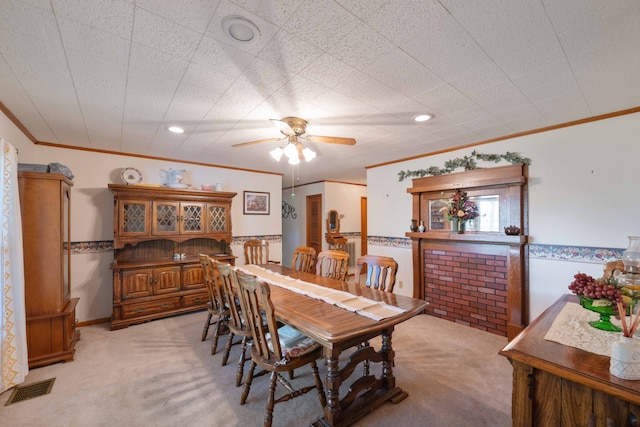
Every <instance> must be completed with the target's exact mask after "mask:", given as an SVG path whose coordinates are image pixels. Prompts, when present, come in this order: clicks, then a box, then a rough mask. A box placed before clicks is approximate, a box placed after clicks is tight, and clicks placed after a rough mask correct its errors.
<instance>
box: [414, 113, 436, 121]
mask: <svg viewBox="0 0 640 427" xmlns="http://www.w3.org/2000/svg"><path fill="white" fill-rule="evenodd" d="M431 119H433V114H419V115H417V116H415V117H414V118H413V121H414V122H426V121H427V120H431Z"/></svg>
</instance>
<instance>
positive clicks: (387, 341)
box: [313, 327, 408, 427]
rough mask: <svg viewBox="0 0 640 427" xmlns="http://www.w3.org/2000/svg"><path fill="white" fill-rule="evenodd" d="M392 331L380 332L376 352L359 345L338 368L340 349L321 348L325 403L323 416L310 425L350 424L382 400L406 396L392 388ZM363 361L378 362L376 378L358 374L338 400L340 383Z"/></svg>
mask: <svg viewBox="0 0 640 427" xmlns="http://www.w3.org/2000/svg"><path fill="white" fill-rule="evenodd" d="M392 333H393V327H390V328H388V329H385V330H384V331H382V332H381V336H382V345H381V348H380V351H378V352H376V351H375V350H374V349H373V348H372V347H364V348H359V349H358V350H356V351H354V352H353V353H352V354H351V355H350V356H349V359H348V360H347V362H346V363H345V365H344V366H343V368H342V369H339V366H338V360H339V356H340V353H341V351H342V349H341V348H338V347H335V348H328V347H325V349H324V355H325V357H326V360H327V378H326V381H325V392H326V394H327V406H326V407H325V408H324V418H322V419H321V420H318V421H317V422H316V423H314V424H313V425H314V426H323V427H324V426H342V425H350V424H352V423H353V422H355V421H356V420H357V419H358V418H361V417H362V416H364V415H366V414H368V413H369V412H371V411H373V410H374V409H375V408H377V407H378V406H380V405H381V404H382V403H384V402H386V401H391V402H393V403H398V402H400V401H402V400H404V399H405V398H406V397H407V396H408V395H407V393H406V392H405V391H403V390H402V389H400V388H398V387H396V378H395V376H394V375H393V366H394V365H393V363H394V358H395V352H394V350H393V347H392V345H391V336H392ZM364 360H369V361H371V362H373V363H381V364H382V373H381V376H380V378H375V376H374V375H366V376H359V377H358V378H356V379H354V380H353V381H352V382H351V383H350V386H349V391H348V392H347V393H346V395H345V396H343V398H342V399H340V386H341V385H342V383H343V382H345V380H346V379H347V378H349V377H351V375H352V374H353V373H359V370H358V369H356V367H357V366H358V365H359V364H361V363H362V362H363V361H364Z"/></svg>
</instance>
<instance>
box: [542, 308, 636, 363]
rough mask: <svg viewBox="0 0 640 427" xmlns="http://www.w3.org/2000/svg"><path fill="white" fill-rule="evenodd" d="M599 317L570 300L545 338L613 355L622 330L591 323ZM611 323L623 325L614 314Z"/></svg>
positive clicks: (601, 353) (592, 351) (597, 352)
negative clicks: (594, 325) (598, 326)
mask: <svg viewBox="0 0 640 427" xmlns="http://www.w3.org/2000/svg"><path fill="white" fill-rule="evenodd" d="M599 318H600V315H599V314H598V313H595V312H593V311H590V310H587V309H586V308H583V307H582V306H580V305H579V304H575V303H571V302H568V303H567V304H566V305H565V306H564V308H563V309H562V311H561V312H560V314H558V317H556V320H554V321H553V325H551V328H549V331H548V332H547V334H546V335H545V337H544V339H545V340H547V341H554V342H557V343H560V344H562V345H567V346H570V347H575V348H579V349H582V350H586V351H588V352H591V353H596V354H600V355H602V356H611V344H612V343H613V342H614V341H617V340H618V339H619V338H620V336H622V332H608V331H602V330H600V329H596V328H594V327H593V326H591V325H589V322H590V321H592V320H598V319H599ZM611 323H613V324H614V325H617V326H621V323H620V321H619V320H618V319H616V318H615V317H614V316H611ZM636 336H637V334H636Z"/></svg>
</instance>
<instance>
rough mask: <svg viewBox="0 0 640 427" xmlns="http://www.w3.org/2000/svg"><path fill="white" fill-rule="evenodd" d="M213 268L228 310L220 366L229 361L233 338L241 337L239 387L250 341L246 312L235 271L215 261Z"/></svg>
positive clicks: (227, 265)
mask: <svg viewBox="0 0 640 427" xmlns="http://www.w3.org/2000/svg"><path fill="white" fill-rule="evenodd" d="M215 267H216V270H217V271H218V277H219V280H220V288H221V290H222V293H223V294H224V300H225V302H226V305H227V307H228V310H229V323H228V326H229V338H228V339H227V345H226V346H225V348H224V354H223V356H222V366H224V365H226V364H227V360H229V354H230V352H231V346H233V345H234V344H236V343H234V341H233V340H234V338H235V337H236V336H237V337H241V338H242V340H241V341H240V344H241V346H240V359H239V360H238V370H237V373H236V387H240V384H242V377H243V375H244V364H245V361H246V360H247V356H246V353H247V344H248V342H249V340H250V339H251V329H249V324H248V323H247V322H246V321H245V319H244V315H245V313H246V312H247V311H246V309H245V308H244V307H243V300H242V299H241V298H240V294H239V292H238V289H239V285H238V280H237V279H236V272H235V270H234V269H233V268H232V267H231V266H230V265H229V264H226V263H223V262H220V261H215Z"/></svg>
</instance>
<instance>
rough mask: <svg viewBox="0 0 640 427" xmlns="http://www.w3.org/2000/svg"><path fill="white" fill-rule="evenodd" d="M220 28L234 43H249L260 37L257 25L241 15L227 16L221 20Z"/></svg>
mask: <svg viewBox="0 0 640 427" xmlns="http://www.w3.org/2000/svg"><path fill="white" fill-rule="evenodd" d="M222 29H223V31H224V33H225V35H227V36H228V37H230V38H231V40H233V41H234V42H236V43H242V44H249V43H253V42H255V41H256V40H258V39H259V38H260V30H258V27H256V25H255V24H254V23H253V22H251V21H249V20H248V19H247V18H243V17H242V16H227V17H226V18H224V19H223V20H222Z"/></svg>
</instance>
